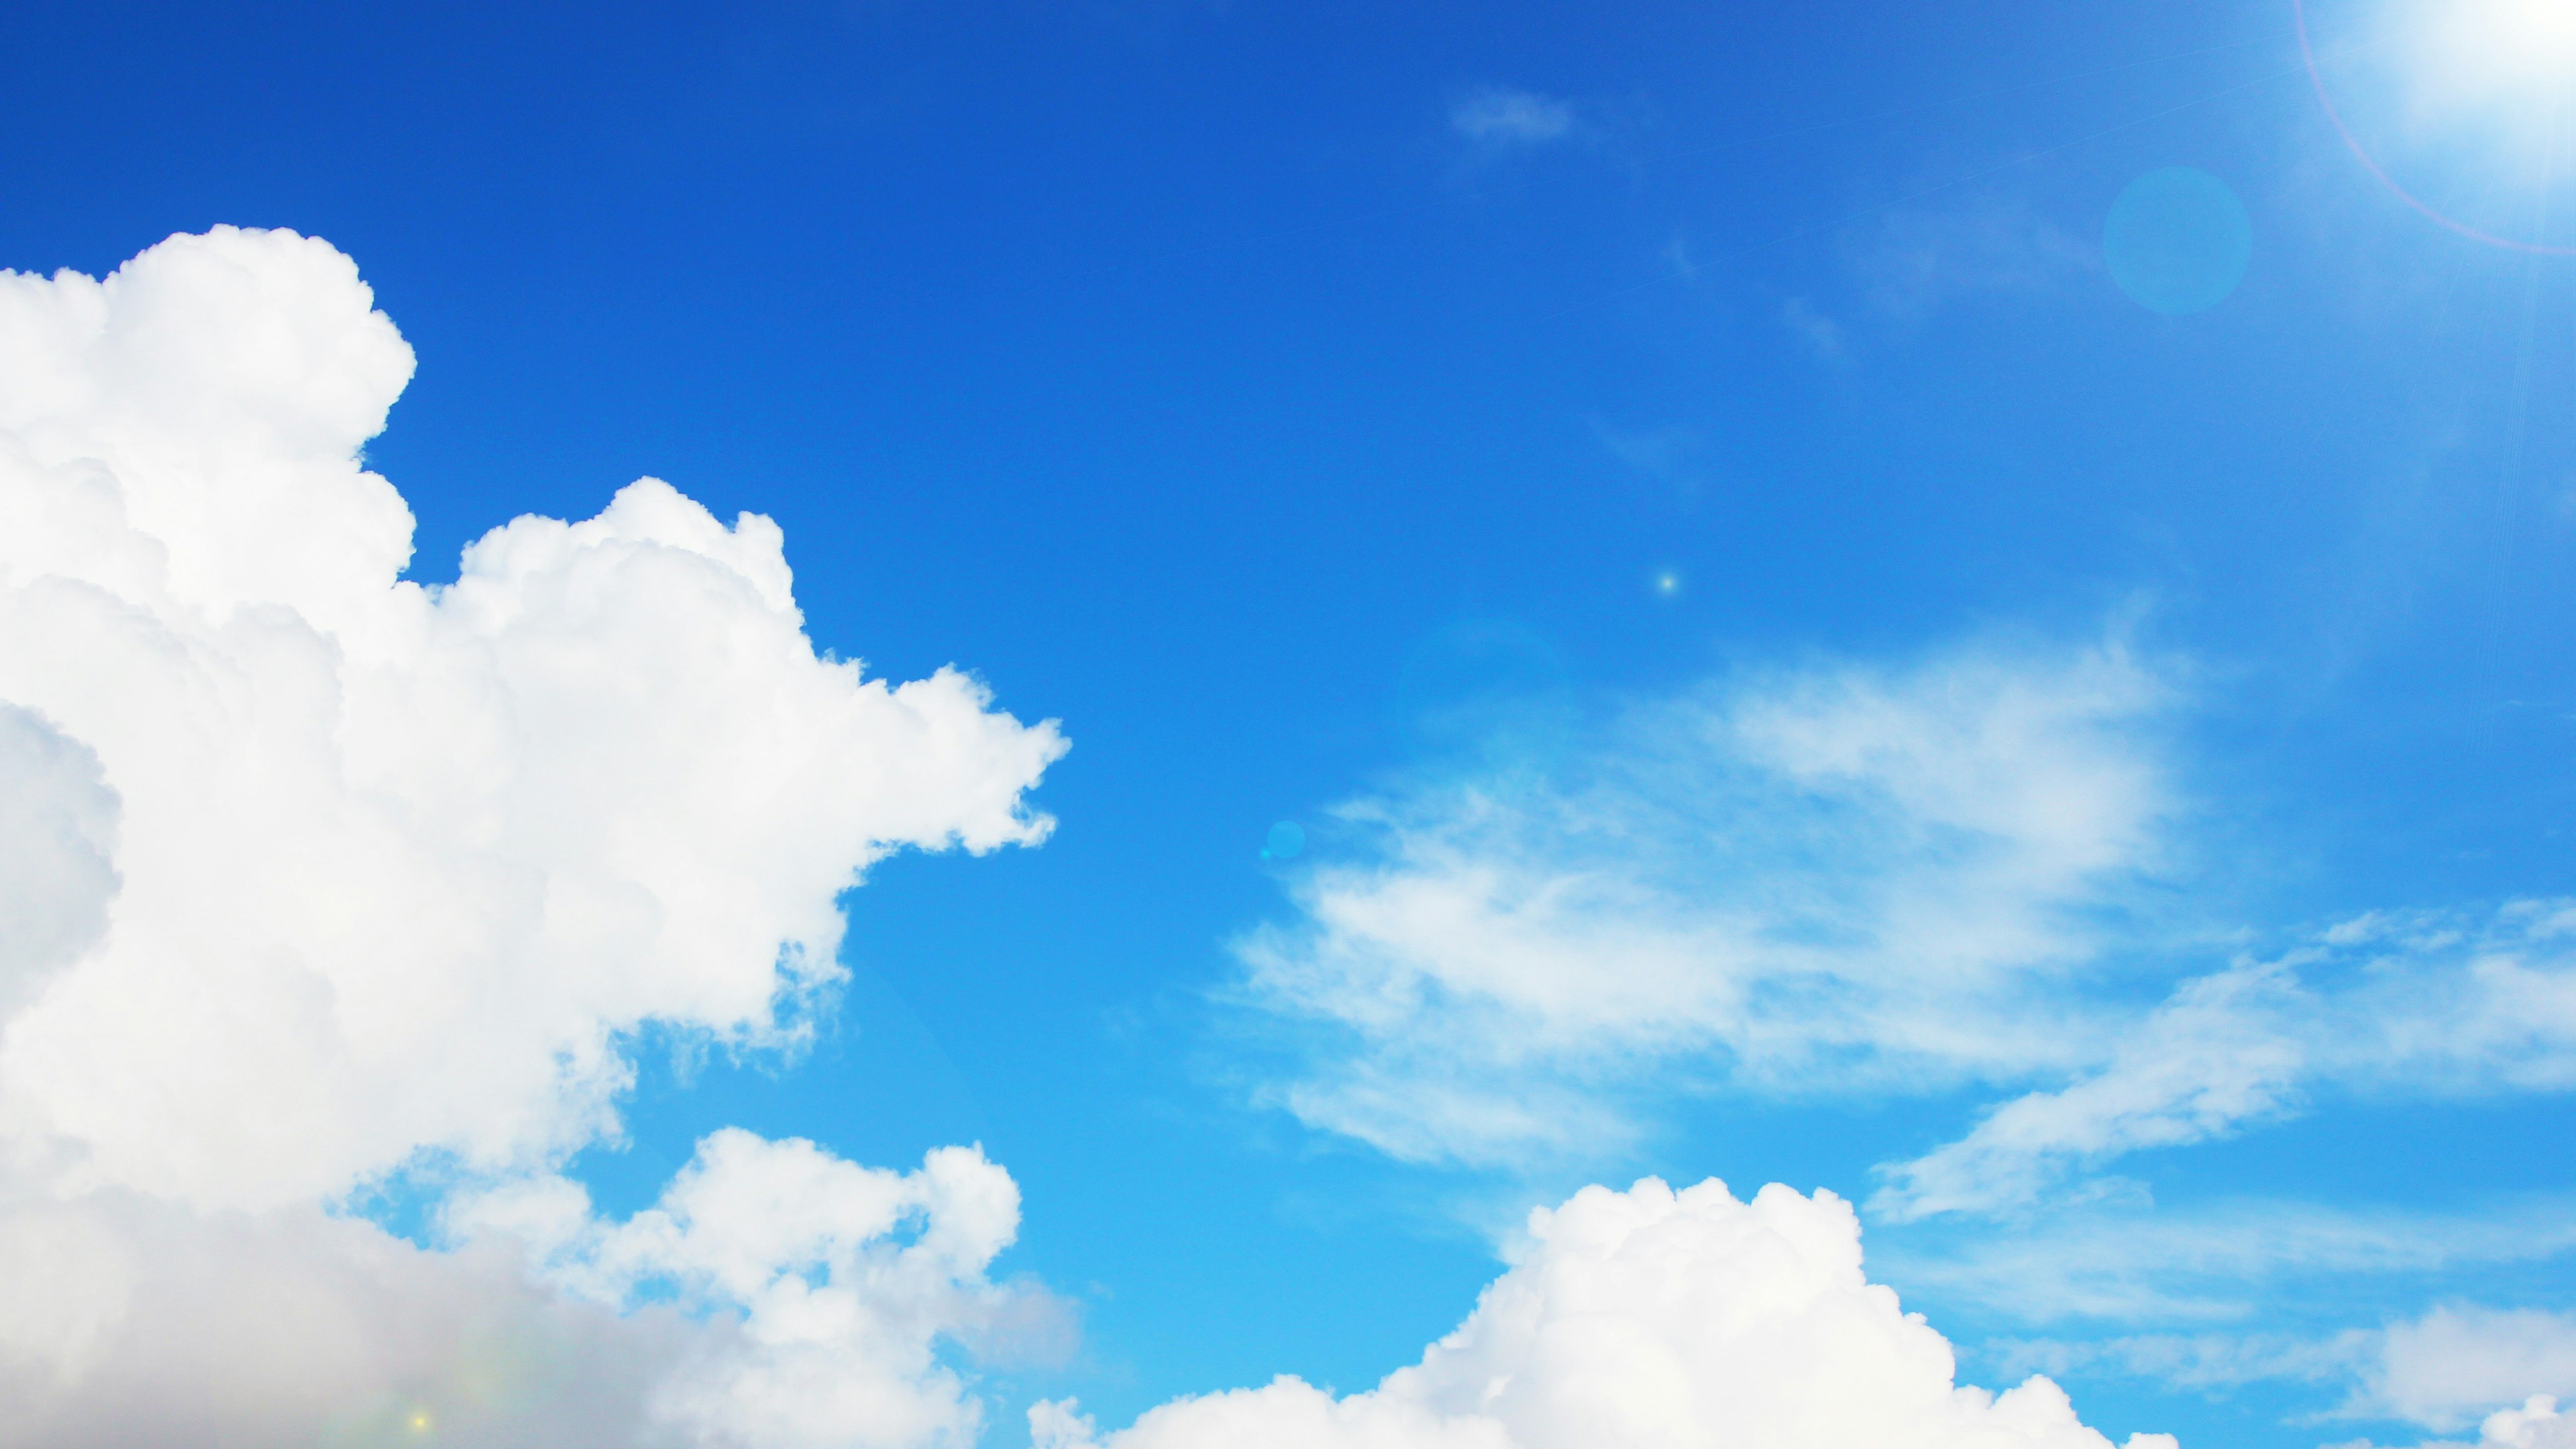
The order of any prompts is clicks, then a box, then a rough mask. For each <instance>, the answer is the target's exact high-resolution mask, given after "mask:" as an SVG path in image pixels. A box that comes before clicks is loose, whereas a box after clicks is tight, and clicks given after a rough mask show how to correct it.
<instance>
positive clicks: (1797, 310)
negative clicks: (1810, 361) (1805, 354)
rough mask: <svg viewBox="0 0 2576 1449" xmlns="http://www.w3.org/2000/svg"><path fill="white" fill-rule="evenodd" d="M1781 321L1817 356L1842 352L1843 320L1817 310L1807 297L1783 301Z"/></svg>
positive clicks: (1839, 354)
mask: <svg viewBox="0 0 2576 1449" xmlns="http://www.w3.org/2000/svg"><path fill="white" fill-rule="evenodd" d="M1780 324H1781V325H1782V326H1784V327H1786V328H1788V329H1789V335H1790V336H1792V337H1795V338H1797V339H1798V341H1800V342H1801V343H1803V344H1805V346H1806V348H1807V350H1808V351H1809V352H1812V353H1814V354H1815V355H1816V356H1818V357H1822V358H1828V359H1831V358H1837V357H1840V356H1842V355H1843V350H1844V347H1843V327H1842V324H1841V323H1839V322H1836V321H1835V320H1834V319H1833V318H1831V317H1828V316H1826V315H1825V314H1823V313H1822V312H1819V311H1817V310H1816V309H1815V308H1814V307H1813V306H1812V305H1810V304H1809V303H1808V301H1807V299H1806V298H1804V297H1791V298H1790V299H1789V300H1787V301H1785V302H1783V303H1781V304H1780Z"/></svg>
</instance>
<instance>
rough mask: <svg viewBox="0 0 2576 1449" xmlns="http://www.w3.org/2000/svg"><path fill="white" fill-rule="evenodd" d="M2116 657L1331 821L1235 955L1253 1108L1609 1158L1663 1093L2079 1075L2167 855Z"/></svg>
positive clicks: (1872, 682)
mask: <svg viewBox="0 0 2576 1449" xmlns="http://www.w3.org/2000/svg"><path fill="white" fill-rule="evenodd" d="M2175 692H2176V690H2175V686H2174V684H2173V683H2172V682H2171V681H2170V680H2169V679H2168V678H2167V677H2166V676H2165V675H2164V674H2163V673H2162V672H2160V671H2159V670H2158V669H2156V668H2155V667H2153V666H2152V665H2151V664H2149V663H2148V662H2146V661H2144V660H2142V659H2141V658H2139V657H2137V656H2136V655H2134V654H2133V653H2132V652H2131V651H2129V650H2128V649H2126V648H2124V647H2122V646H2120V645H2118V644H2117V643H2113V644H2106V645H2101V646H2096V647H2089V648H2080V649H2073V650H2050V649H2044V648H2037V647H2030V648H2022V647H2007V646H2003V645H1984V646H1979V647H1975V648H1969V649H1963V650H1959V651H1955V652H1953V653H1950V654H1946V655H1943V656H1940V657H1936V658H1932V659H1929V660H1925V661H1922V662H1920V663H1918V664H1915V665H1912V666H1909V667H1906V668H1902V669H1879V668H1863V667H1857V666H1855V667H1839V666H1836V667H1819V668H1814V669H1809V670H1804V671H1796V672H1788V673H1780V674H1773V675H1761V676H1747V677H1739V678H1734V679H1730V680H1727V681H1725V682H1723V683H1720V684H1718V685H1714V686H1711V687H1709V688H1706V689H1703V690H1699V691H1695V692H1692V693H1689V694H1687V695H1685V696H1683V697H1681V698H1678V699H1672V700H1666V701H1663V702H1660V703H1656V704H1652V705H1645V706H1640V707H1638V708H1636V709H1635V710H1633V711H1631V712H1630V713H1629V714H1628V715H1627V716H1626V717H1625V718H1623V719H1621V720H1619V721H1618V722H1616V723H1615V724H1612V725H1610V726H1608V727H1607V728H1606V729H1605V730H1604V732H1603V737H1602V738H1601V739H1599V740H1598V741H1596V742H1594V743H1593V744H1590V745H1588V746H1584V747H1580V748H1576V749H1573V750H1569V751H1561V752H1559V756H1558V757H1557V758H1554V759H1547V760H1540V761H1536V762H1532V761H1529V760H1523V759H1519V758H1512V759H1507V760H1504V761H1502V762H1500V763H1493V762H1488V761H1479V762H1478V763H1477V765H1476V766H1475V767H1474V768H1472V769H1470V770H1468V771H1467V772H1465V773H1464V774H1463V775H1455V774H1453V775H1441V776H1433V777H1430V778H1426V779H1425V780H1424V781H1423V782H1421V783H1419V784H1418V785H1417V786H1415V787H1413V788H1410V789H1407V790H1402V791H1397V792H1393V793H1390V794H1387V795H1383V796H1379V797H1374V798H1370V799H1364V800H1361V801H1357V802H1354V803H1352V804H1350V805H1348V806H1345V807H1344V808H1343V809H1342V811H1341V817H1342V819H1341V825H1342V829H1343V834H1344V836H1345V841H1346V843H1345V844H1344V846H1343V848H1341V849H1340V850H1339V851H1337V852H1328V853H1325V854H1324V855H1323V856H1322V863H1320V864H1318V865H1316V866H1314V867H1313V868H1312V869H1311V870H1310V871H1308V872H1307V873H1305V874H1303V875H1301V876H1299V877H1297V878H1296V879H1294V880H1293V881H1292V884H1291V889H1292V891H1293V893H1294V897H1295V903H1296V905H1297V906H1298V908H1299V910H1298V918H1297V919H1296V920H1295V921H1294V922H1292V923H1290V924H1286V925H1282V926H1275V927H1272V928H1270V929H1266V930H1262V931H1257V932H1254V933H1252V934H1250V935H1248V936H1246V937H1245V938H1243V939H1242V940H1240V941H1239V942H1238V943H1237V945H1236V951H1237V954H1238V956H1239V958H1240V959H1241V961H1242V963H1243V967H1244V973H1243V977H1242V980H1241V984H1240V988H1239V998H1240V1000H1241V1001H1242V1002H1243V1003H1244V1004H1246V1005H1248V1006H1250V1007H1252V1008H1254V1010H1255V1012H1256V1013H1257V1018H1256V1019H1267V1020H1269V1021H1272V1022H1275V1023H1281V1024H1284V1025H1286V1026H1287V1027H1288V1028H1289V1029H1290V1034H1291V1036H1292V1038H1294V1039H1295V1041H1296V1042H1297V1044H1298V1046H1299V1047H1300V1049H1301V1050H1302V1051H1303V1052H1304V1053H1305V1056H1304V1058H1303V1064H1302V1066H1301V1067H1300V1068H1299V1069H1298V1070H1297V1071H1296V1072H1295V1073H1294V1074H1293V1075H1290V1076H1287V1077H1286V1078H1284V1079H1283V1080H1281V1081H1280V1082H1279V1083H1278V1084H1277V1085H1276V1087H1275V1088H1274V1095H1275V1098H1276V1100H1278V1101H1279V1102H1281V1103H1282V1104H1284V1105H1285V1106H1287V1107H1288V1108H1289V1109H1291V1110H1293V1111H1294V1112H1296V1113H1297V1114H1298V1115H1299V1116H1301V1117H1303V1118H1304V1119H1306V1120H1307V1121H1308V1122H1310V1123H1313V1124H1315V1125H1317V1126H1321V1127H1325V1128H1328V1129H1331V1130H1335V1131H1339V1132H1344V1133H1348V1134H1351V1135H1353V1136H1356V1137H1359V1138H1361V1139H1363V1140H1366V1141H1369V1142H1371V1143H1374V1144H1376V1145H1378V1146H1379V1147H1381V1148H1384V1149H1386V1150H1388V1151H1390V1152H1393V1153H1395V1154H1397V1155H1399V1156H1403V1157H1407V1158H1414V1159H1423V1160H1441V1159H1447V1160H1455V1161H1464V1162H1470V1163H1488V1162H1509V1161H1515V1160H1521V1159H1525V1158H1528V1157H1530V1156H1532V1155H1544V1154H1548V1153H1553V1152H1562V1151H1566V1150H1569V1149H1572V1148H1575V1147H1577V1146H1578V1145H1581V1144H1601V1143H1615V1142H1617V1141H1619V1140H1621V1138H1622V1137H1623V1136H1624V1135H1625V1134H1626V1133H1627V1132H1629V1131H1630V1130H1632V1128H1633V1125H1634V1120H1633V1117H1634V1114H1633V1113H1631V1112H1630V1111H1629V1110H1627V1105H1628V1101H1627V1096H1626V1090H1627V1088H1629V1087H1631V1086H1634V1085H1635V1084H1637V1083H1639V1082H1640V1081H1641V1080H1645V1079H1648V1078H1650V1077H1651V1079H1652V1082H1653V1085H1654V1087H1655V1089H1656V1090H1669V1089H1670V1087H1671V1086H1672V1085H1673V1084H1674V1083H1676V1082H1689V1081H1694V1080H1695V1081H1697V1082H1699V1083H1701V1084H1703V1085H1708V1084H1715V1083H1719V1082H1735V1083H1741V1084H1748V1085H1753V1086H1758V1087H1761V1088H1765V1089H1778V1090H1790V1091H1809V1090H1833V1091H1851V1090H1883V1089H1886V1088H1887V1087H1889V1086H1890V1085H1891V1084H1892V1083H1899V1082H1902V1083H1906V1084H1912V1085H1921V1084H1926V1083H1929V1084H1937V1085H1941V1086H1954V1085H1957V1084H1959V1083H1962V1082H1974V1081H1979V1080H1989V1079H2003V1080H2009V1079H2013V1078H2016V1077H2028V1076H2030V1075H2034V1074H2045V1073H2051V1072H2069V1071H2075V1070H2081V1069H2083V1068H2085V1067H2087V1066H2090V1065H2094V1064H2095V1063H2096V1062H2097V1060H2098V1059H2097V1058H2096V1057H2095V1056H2094V1055H2093V1053H2094V1052H2095V1051H2097V1050H2098V1047H2097V1046H2096V1045H2095V1043H2097V1042H2098V1041H2099V1040H2100V1039H2101V1038H2100V1037H2099V1036H2098V1034H2096V1033H2094V1032H2090V1031H2083V1030H2075V1029H2072V1028H2073V1027H2076V1026H2078V1025H2089V1024H2091V1022H2092V1020H2093V1018H2092V1016H2091V1015H2090V1013H2089V1011H2088V1009H2087V1008H2085V1007H2084V1005H2083V1003H2082V1000H2081V998H2080V995H2079V994H2078V993H2076V992H2074V991H2071V990H2070V989H2069V988H2070V986H2080V985H2082V984H2083V982H2084V981H2085V980H2086V979H2087V973H2088V972H2093V971H2096V970H2097V969H2098V968H2099V967H2100V965H2101V963H2102V961H2103V959H2104V956H2105V953H2106V950H2107V943H2108V942H2109V940H2110V939H2111V936H2110V928H2109V926H2108V925H2107V924H2106V918H2107V917H2109V916H2111V915H2114V914H2116V913H2117V911H2118V910H2119V908H2120V906H2121V904H2122V902H2123V901H2124V899H2126V897H2127V893H2128V892H2130V891H2131V890H2132V889H2133V888H2134V887H2135V885H2136V884H2137V883H2138V882H2139V881H2141V880H2143V879H2146V878H2148V877H2149V876H2151V875H2152V873H2153V872H2155V871H2156V870H2157V869H2159V868H2160V866H2161V865H2162V863H2163V858H2164V855H2165V850H2166V843H2165V840H2164V837H2163V834H2162V829H2161V827H2162V826H2163V824H2164V822H2165V821H2166V820H2167V819H2168V818H2169V817H2170V816H2171V815H2172V814H2173V813H2174V812H2175V810H2176V809H2177V808H2178V805H2177V799H2176V793H2175V790H2174V788H2173V786H2172V784H2171V783H2170V781H2169V779H2168V777H2167V771H2166V770H2165V768H2164V766H2163V764H2162V762H2161V751H2160V748H2159V745H2158V733H2157V732H2158V728H2159V723H2160V719H2161V717H2162V715H2163V714H2164V712H2165V711H2166V709H2167V707H2168V705H2169V703H2170V702H2171V700H2172V699H2173V697H2174V695H2175Z"/></svg>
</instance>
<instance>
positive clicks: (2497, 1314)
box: [2352, 1304, 2576, 1443]
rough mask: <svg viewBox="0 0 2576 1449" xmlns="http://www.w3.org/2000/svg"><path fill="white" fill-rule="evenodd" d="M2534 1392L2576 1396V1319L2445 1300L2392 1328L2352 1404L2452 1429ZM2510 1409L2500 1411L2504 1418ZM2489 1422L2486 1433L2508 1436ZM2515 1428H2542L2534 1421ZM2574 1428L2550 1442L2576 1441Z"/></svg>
mask: <svg viewBox="0 0 2576 1449" xmlns="http://www.w3.org/2000/svg"><path fill="white" fill-rule="evenodd" d="M2534 1389H2547V1390H2552V1391H2554V1392H2556V1393H2557V1394H2561V1395H2565V1396H2568V1397H2571V1398H2576V1317H2571V1316H2569V1315H2567V1314H2563V1313H2549V1312H2544V1311H2542V1310H2540V1309H2533V1308H2521V1309H2493V1308H2480V1307H2476V1306H2474V1305H2466V1304H2461V1305H2446V1306H2443V1307H2440V1308H2436V1309H2434V1310H2433V1311H2432V1312H2430V1313H2427V1314H2425V1315H2424V1316H2423V1317H2422V1318H2419V1319H2416V1320H2414V1321H2413V1322H2410V1323H2396V1324H2391V1325H2389V1327H2388V1330H2387V1332H2386V1333H2385V1334H2384V1335H2383V1337H2382V1339H2381V1349H2380V1361H2379V1363H2378V1365H2377V1366H2376V1368H2375V1369H2374V1370H2373V1371H2372V1372H2371V1373H2370V1374H2369V1376H2368V1379H2367V1381H2366V1383H2365V1384H2364V1388H2363V1392H2362V1394H2361V1395H2360V1396H2359V1398H2358V1399H2357V1400H2356V1402H2355V1404H2354V1405H2353V1406H2352V1407H2353V1408H2354V1409H2356V1410H2358V1411H2367V1412H2379V1413H2386V1414H2390V1415H2394V1416H2395V1417H2398V1418H2402V1419H2411V1420H2413V1421H2415V1422H2416V1423H2419V1424H2426V1425H2430V1426H2431V1427H2433V1428H2436V1429H2450V1428H2456V1427H2458V1426H2459V1425H2462V1424H2465V1423H2468V1422H2470V1420H2471V1419H2472V1417H2473V1416H2474V1415H2476V1414H2477V1413H2478V1412H2480V1411H2482V1410H2485V1409H2488V1408H2491V1407H2493V1406H2494V1405H2497V1404H2500V1403H2512V1402H2515V1401H2517V1400H2521V1399H2523V1398H2524V1397H2525V1396H2526V1395H2528V1394H2530V1393H2531V1392H2532V1391H2533V1390H2534ZM2556 1403H2557V1400H2556V1399H2550V1400H2549V1401H2548V1402H2547V1403H2545V1404H2543V1405H2540V1406H2538V1407H2540V1408H2545V1409H2554V1408H2555V1406H2556ZM2527 1407H2528V1406H2527ZM2511 1412H2514V1411H2509V1410H2507V1411H2499V1416H2502V1415H2504V1414H2507V1413H2511ZM2540 1417H2541V1418H2544V1419H2549V1420H2554V1419H2556V1417H2557V1416H2556V1415H2555V1414H2554V1413H2552V1414H2546V1415H2542V1416H2540ZM2489 1422H2490V1428H2489V1430H2488V1433H2487V1437H2488V1438H2489V1439H2498V1438H2501V1437H2503V1436H2500V1435H2498V1434H2497V1433H2496V1432H2495V1430H2494V1428H2493V1422H2494V1421H2493V1420H2490V1421H2489ZM2516 1427H2531V1430H2532V1432H2533V1433H2538V1432H2540V1431H2539V1430H2538V1428H2537V1427H2536V1426H2533V1425H2532V1424H2531V1421H2530V1420H2528V1419H2526V1420H2525V1421H2524V1423H2523V1424H2521V1425H2517V1426H2516ZM2571 1429H2576V1425H2567V1426H2561V1427H2558V1428H2555V1429H2553V1430H2552V1431H2551V1432H2552V1433H2553V1434H2555V1435H2556V1437H2555V1438H2553V1439H2550V1440H2547V1441H2545V1442H2550V1443H2558V1442H2568V1443H2576V1433H2571V1432H2570V1430H2571ZM2504 1442H2508V1443H2511V1442H2514V1441H2513V1440H2511V1439H2510V1438H2505V1439H2504Z"/></svg>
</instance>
